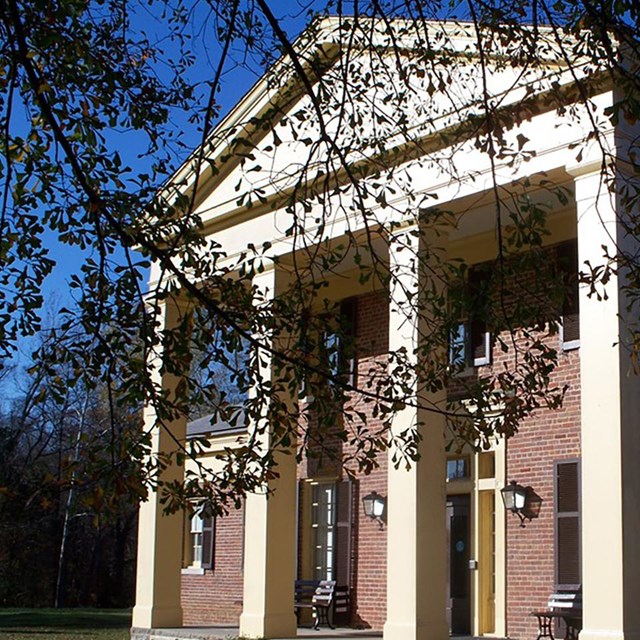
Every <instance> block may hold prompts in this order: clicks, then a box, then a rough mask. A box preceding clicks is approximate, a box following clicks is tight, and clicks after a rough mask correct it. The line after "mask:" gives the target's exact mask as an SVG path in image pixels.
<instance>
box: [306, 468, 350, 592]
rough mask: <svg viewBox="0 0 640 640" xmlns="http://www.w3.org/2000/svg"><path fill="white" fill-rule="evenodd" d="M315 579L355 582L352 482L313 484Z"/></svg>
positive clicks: (346, 583) (342, 582) (312, 509)
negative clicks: (352, 548)
mask: <svg viewBox="0 0 640 640" xmlns="http://www.w3.org/2000/svg"><path fill="white" fill-rule="evenodd" d="M311 490H312V491H311V528H312V544H313V576H312V577H313V579H314V580H336V581H337V583H338V584H339V585H349V584H351V533H352V528H351V525H352V522H351V520H352V505H351V500H352V484H351V482H349V481H348V480H346V481H343V482H319V483H314V484H312V485H311Z"/></svg>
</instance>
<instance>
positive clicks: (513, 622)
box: [182, 294, 580, 639]
mask: <svg viewBox="0 0 640 640" xmlns="http://www.w3.org/2000/svg"><path fill="white" fill-rule="evenodd" d="M387 345H388V307H387V303H386V300H385V298H384V296H383V295H379V294H369V295H366V296H362V297H360V298H359V299H358V307H357V351H358V379H359V384H362V383H363V381H364V380H366V379H367V377H368V376H369V375H370V372H371V370H372V368H373V369H375V368H376V367H377V366H380V367H382V368H384V366H385V363H386V352H387ZM496 357H497V358H500V356H499V355H498V354H496ZM554 380H555V382H556V383H557V384H559V385H564V384H567V385H569V389H568V391H567V395H566V398H565V403H564V407H563V408H562V409H560V410H558V411H555V412H549V411H540V412H539V413H538V414H536V415H535V416H532V417H531V418H530V419H528V420H527V421H526V422H525V423H524V424H523V425H522V426H521V429H520V431H519V433H518V434H516V435H515V436H514V437H513V438H512V439H510V440H509V442H508V445H507V478H508V479H509V480H511V479H514V480H517V481H518V482H519V483H520V484H523V485H524V486H531V487H532V489H533V490H534V491H535V492H536V493H537V494H538V495H539V496H540V498H541V499H542V503H541V509H540V513H539V517H538V518H536V519H534V520H533V521H532V522H527V523H526V527H525V528H521V527H520V526H519V519H518V518H516V517H515V516H512V515H511V514H508V515H507V633H508V635H509V637H511V638H522V639H525V638H532V637H535V635H537V632H536V623H535V619H533V618H531V617H530V616H529V612H530V611H532V610H533V609H535V608H538V607H544V605H545V604H546V601H547V598H548V596H549V594H550V593H551V592H552V591H553V588H554V556H553V543H554V520H553V514H554V505H553V474H554V462H555V461H558V460H562V459H570V458H576V457H579V455H580V404H579V388H580V384H579V350H576V351H570V352H567V353H565V354H561V355H560V362H559V367H558V369H557V371H556V373H555V378H554ZM351 403H352V404H353V405H355V408H357V409H358V410H359V411H363V412H365V413H366V414H367V415H368V420H369V421H370V422H369V423H370V424H371V425H372V426H373V425H375V420H377V419H376V418H373V416H372V415H371V406H370V404H367V403H365V402H364V401H363V400H362V399H360V400H359V399H358V398H357V397H355V396H353V397H352V399H351ZM344 453H348V449H345V450H344ZM378 461H379V463H380V466H379V468H378V469H376V470H375V471H373V472H372V473H371V474H370V475H368V476H360V477H359V479H358V481H357V482H356V483H355V491H354V496H353V507H354V517H353V520H354V522H353V526H354V530H353V533H354V538H353V548H352V554H353V566H354V575H353V584H352V589H353V602H352V614H353V615H352V624H353V625H354V626H359V627H371V628H374V629H380V628H382V625H383V624H384V621H385V616H386V544H387V532H386V528H382V529H381V528H380V527H379V525H378V524H377V523H376V522H374V521H372V520H370V519H368V518H366V517H365V516H364V513H363V510H362V497H363V496H364V495H366V494H367V493H369V492H371V491H377V492H378V493H379V494H381V495H383V496H386V495H387V459H386V454H382V455H380V456H379V457H378ZM308 472H311V467H310V466H309V465H307V464H305V463H304V462H303V464H301V465H300V468H299V475H300V477H301V478H303V477H307V473H308ZM241 534H242V515H241V513H240V512H238V513H234V514H231V515H230V516H229V517H228V518H225V519H224V520H219V521H218V528H217V544H216V568H215V570H214V571H211V572H209V571H208V572H207V573H206V575H204V576H183V582H182V586H183V594H182V598H183V607H184V611H185V624H199V623H210V622H214V621H215V622H233V623H235V622H237V619H238V616H239V614H240V612H241V604H240V601H241V598H242V567H241V554H242V535H241ZM302 540H306V542H304V544H308V543H309V542H308V540H309V538H308V537H307V538H304V536H301V541H302ZM498 552H500V551H499V550H498Z"/></svg>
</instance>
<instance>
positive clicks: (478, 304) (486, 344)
mask: <svg viewBox="0 0 640 640" xmlns="http://www.w3.org/2000/svg"><path fill="white" fill-rule="evenodd" d="M490 284H491V281H490V274H489V271H488V266H487V264H486V263H483V264H481V265H476V266H474V267H471V268H470V269H469V285H468V286H469V296H470V303H471V309H470V311H471V321H470V323H469V324H470V326H469V350H470V355H471V358H470V362H469V364H472V365H473V366H475V367H477V366H480V365H483V364H489V363H490V362H491V339H490V335H489V331H488V328H487V319H486V318H487V307H488V306H489V305H490V304H491V287H490Z"/></svg>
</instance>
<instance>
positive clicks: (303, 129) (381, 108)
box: [176, 18, 575, 222]
mask: <svg viewBox="0 0 640 640" xmlns="http://www.w3.org/2000/svg"><path fill="white" fill-rule="evenodd" d="M392 26H393V31H392V32H391V33H390V32H389V29H388V25H384V24H382V23H380V22H375V23H374V22H371V21H369V22H368V23H367V24H366V25H363V24H362V23H361V22H358V23H356V22H354V21H349V20H348V19H346V18H343V19H338V18H328V19H325V20H323V21H320V22H318V23H316V24H314V25H312V27H310V28H309V30H308V31H307V32H305V33H304V34H303V35H302V36H301V37H300V38H299V39H298V41H297V42H296V43H295V50H296V52H297V54H296V61H295V63H292V61H291V58H290V57H287V58H285V59H283V60H281V61H280V62H278V63H277V64H276V65H275V66H274V67H273V68H272V69H271V70H270V71H269V72H268V73H267V74H266V75H265V76H264V77H263V78H261V79H260V80H259V81H258V82H257V83H256V84H255V85H254V87H253V88H252V89H251V90H250V91H249V93H248V94H247V95H246V96H245V97H244V98H243V99H242V100H241V101H240V102H239V103H238V104H237V105H236V107H235V108H234V109H233V110H232V111H231V112H230V113H229V115H228V116H227V117H226V118H225V119H224V120H223V121H222V122H221V123H220V124H219V125H218V126H217V127H216V128H215V130H214V131H213V132H212V133H211V135H210V137H209V139H208V141H207V143H206V145H205V147H204V149H203V150H198V151H197V152H196V153H195V154H194V155H193V156H192V158H191V159H190V160H189V161H188V162H187V163H185V165H184V166H183V167H182V169H181V170H180V171H179V172H178V173H177V174H176V184H177V185H179V188H180V189H181V190H182V191H183V193H185V192H188V191H189V190H190V189H192V188H193V185H194V181H195V170H194V167H195V166H199V169H200V175H199V178H198V185H197V188H198V195H197V198H196V203H197V209H198V210H199V211H200V213H201V215H202V218H203V220H204V221H205V222H207V221H211V220H214V219H217V218H220V217H221V216H224V217H226V216H228V215H240V214H241V213H242V212H243V211H246V210H248V209H251V208H255V207H259V208H264V207H271V208H275V207H277V206H280V204H279V203H281V202H282V201H283V200H285V199H286V198H294V199H298V201H300V200H302V199H304V198H306V197H307V196H308V194H309V191H308V190H309V189H311V190H313V191H314V193H315V194H319V193H322V191H323V189H327V188H328V187H327V185H328V184H329V182H331V184H332V187H331V188H332V189H335V188H338V185H339V184H340V183H341V181H345V180H346V181H349V182H353V181H355V180H358V179H360V178H362V177H363V176H371V175H375V174H377V173H384V171H386V170H388V169H389V168H390V167H393V166H396V165H397V164H399V163H402V162H405V161H406V160H408V159H413V160H415V159H416V158H421V157H422V158H429V157H431V158H432V159H435V160H436V161H437V155H438V152H439V151H440V150H442V149H445V148H451V147H452V146H455V145H456V144H458V143H460V142H461V141H463V140H465V139H468V138H469V137H470V136H481V134H482V127H484V126H485V117H486V113H487V109H489V110H490V111H491V113H492V114H493V117H496V118H504V119H505V120H504V123H503V125H504V127H506V128H508V127H509V124H510V122H511V123H513V124H517V123H518V121H519V120H520V121H521V120H522V119H526V118H528V117H529V116H530V115H532V114H534V113H539V112H540V110H544V109H552V108H555V107H556V106H557V98H553V96H552V95H551V94H552V93H554V94H555V93H557V91H558V87H561V86H563V85H569V84H570V83H571V82H572V79H573V78H572V76H571V75H570V74H568V73H567V69H566V66H565V65H563V64H561V63H560V62H559V60H560V59H561V58H560V56H559V55H558V51H557V48H556V46H555V45H554V42H553V40H552V38H551V37H548V38H545V37H542V36H541V35H539V36H538V39H537V44H536V47H537V49H536V55H531V56H530V58H529V59H519V58H517V57H515V56H511V57H509V55H507V54H508V53H509V52H510V50H511V49H513V45H509V44H506V45H503V44H501V42H496V41H495V40H496V38H497V36H496V34H495V33H490V32H487V33H478V32H476V29H475V28H474V26H473V25H472V24H469V23H445V22H443V23H438V22H433V23H429V24H428V25H426V26H423V31H421V30H420V29H418V27H417V26H416V25H415V24H413V23H410V22H408V21H394V22H393V23H392ZM543 35H544V34H543ZM346 43H349V44H348V45H347V44H346ZM479 46H481V47H482V51H481V50H480V49H479ZM501 48H502V49H504V51H501ZM501 53H502V54H503V55H501ZM573 71H574V72H575V69H574V70H573ZM201 151H203V153H200V152H201ZM200 156H201V158H202V162H201V163H200V164H199V165H198V162H197V160H198V158H199V157H200ZM340 176H342V177H340Z"/></svg>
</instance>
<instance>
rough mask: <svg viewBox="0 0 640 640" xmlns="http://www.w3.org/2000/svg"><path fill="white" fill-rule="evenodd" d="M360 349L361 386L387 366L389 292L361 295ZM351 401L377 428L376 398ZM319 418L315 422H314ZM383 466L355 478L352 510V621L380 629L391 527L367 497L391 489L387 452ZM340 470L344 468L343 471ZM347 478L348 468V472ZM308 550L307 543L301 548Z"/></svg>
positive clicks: (306, 464)
mask: <svg viewBox="0 0 640 640" xmlns="http://www.w3.org/2000/svg"><path fill="white" fill-rule="evenodd" d="M356 314H357V315H356V353H357V382H356V384H357V385H359V386H361V385H364V384H365V381H367V380H370V379H371V378H372V371H376V370H377V371H386V363H387V352H388V344H389V335H388V305H387V302H386V298H385V296H384V295H383V294H378V293H372V294H367V295H364V296H360V297H359V298H358V299H357V311H356ZM347 405H348V407H350V408H351V409H352V410H357V411H358V412H361V413H363V414H365V415H366V417H367V425H368V426H370V427H371V428H375V427H376V426H378V424H379V418H377V417H375V418H374V417H373V415H372V409H373V407H372V404H371V403H367V402H365V401H364V398H362V397H360V396H358V395H357V394H352V395H351V396H350V398H349V400H348V401H347ZM313 423H314V421H313V418H311V419H310V420H309V426H311V427H313ZM359 424H361V423H360V421H359V420H356V421H354V422H351V423H349V427H348V428H349V429H351V428H354V429H357V428H358V426H359ZM351 451H352V450H350V447H349V445H344V446H343V447H342V453H343V455H345V456H347V457H348V456H349V454H350V453H351ZM378 462H379V467H378V468H376V469H375V470H374V471H372V473H371V474H369V475H367V476H365V475H361V476H360V477H359V478H358V480H357V481H356V482H355V483H354V489H353V496H352V498H353V502H352V507H353V513H352V527H353V529H352V549H351V552H352V565H353V566H352V578H353V579H352V584H351V596H352V601H351V613H352V618H351V623H352V625H353V626H356V627H362V628H374V629H380V628H382V625H383V624H384V621H385V617H386V600H387V592H386V554H387V551H386V549H387V532H386V527H385V528H380V526H379V524H378V523H377V522H374V521H373V520H371V519H370V518H367V517H366V516H365V515H364V512H363V509H362V497H363V496H365V495H367V494H368V493H370V492H371V491H376V492H377V493H379V494H380V495H382V496H386V495H387V454H386V452H382V453H381V454H380V455H379V456H378ZM316 466H317V465H315V464H311V461H306V460H305V461H303V463H302V464H301V465H300V467H299V475H300V478H307V477H313V475H312V474H313V471H314V468H315V467H316ZM329 467H330V464H329V465H328V464H325V465H324V467H323V469H322V473H323V474H324V475H325V476H327V475H328V476H331V475H332V474H333V473H335V472H336V470H335V469H331V468H329ZM338 473H339V471H338ZM342 477H343V479H346V474H344V473H343V474H342ZM299 540H300V543H301V544H311V542H310V536H309V535H308V532H304V531H300V532H299ZM300 551H301V552H302V549H301V550H300Z"/></svg>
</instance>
